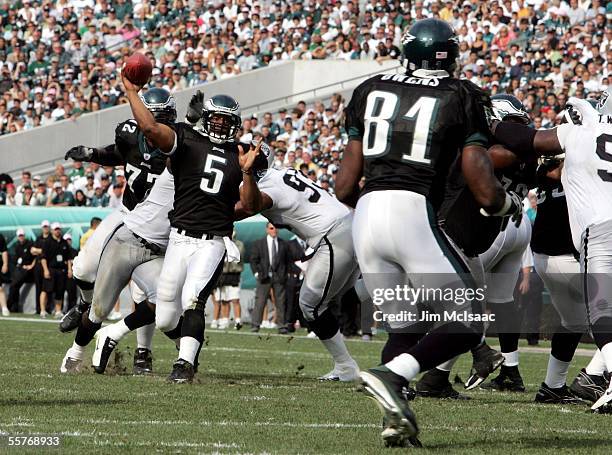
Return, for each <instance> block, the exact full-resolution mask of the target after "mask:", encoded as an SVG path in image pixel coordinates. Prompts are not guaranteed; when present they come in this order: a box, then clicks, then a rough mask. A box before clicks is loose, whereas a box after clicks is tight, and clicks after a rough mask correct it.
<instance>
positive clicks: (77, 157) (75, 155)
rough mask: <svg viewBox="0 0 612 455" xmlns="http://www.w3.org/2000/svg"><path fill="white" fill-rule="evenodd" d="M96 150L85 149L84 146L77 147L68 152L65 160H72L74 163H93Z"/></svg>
mask: <svg viewBox="0 0 612 455" xmlns="http://www.w3.org/2000/svg"><path fill="white" fill-rule="evenodd" d="M93 152H94V149H93V148H91V147H85V146H84V145H77V146H76V147H72V148H71V149H70V150H68V151H67V152H66V155H65V156H64V159H65V160H68V159H72V160H74V161H91V157H92V156H93Z"/></svg>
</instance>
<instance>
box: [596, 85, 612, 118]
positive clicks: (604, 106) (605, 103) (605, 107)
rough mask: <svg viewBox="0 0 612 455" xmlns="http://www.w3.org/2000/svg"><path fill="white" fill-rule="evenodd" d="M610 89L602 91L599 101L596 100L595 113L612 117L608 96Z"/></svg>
mask: <svg viewBox="0 0 612 455" xmlns="http://www.w3.org/2000/svg"><path fill="white" fill-rule="evenodd" d="M609 90H610V89H607V90H604V91H603V92H602V93H601V95H600V96H599V99H598V100H597V106H596V108H595V109H597V112H599V113H600V114H601V115H612V97H611V96H610V91H609Z"/></svg>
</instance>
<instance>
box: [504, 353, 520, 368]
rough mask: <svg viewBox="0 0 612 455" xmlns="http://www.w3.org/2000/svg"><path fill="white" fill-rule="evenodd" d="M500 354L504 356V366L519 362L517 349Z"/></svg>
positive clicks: (513, 365)
mask: <svg viewBox="0 0 612 455" xmlns="http://www.w3.org/2000/svg"><path fill="white" fill-rule="evenodd" d="M502 355H503V356H504V359H506V361H505V362H504V366H505V367H516V366H518V364H519V352H518V351H512V352H502Z"/></svg>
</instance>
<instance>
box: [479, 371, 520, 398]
mask: <svg viewBox="0 0 612 455" xmlns="http://www.w3.org/2000/svg"><path fill="white" fill-rule="evenodd" d="M480 388H481V389H487V390H498V391H500V392H524V391H525V384H523V378H522V377H521V373H519V370H518V367H516V366H515V367H507V366H504V365H502V367H501V371H500V372H499V375H498V376H497V377H496V378H495V379H492V380H491V381H489V382H488V383H486V384H484V385H481V386H480Z"/></svg>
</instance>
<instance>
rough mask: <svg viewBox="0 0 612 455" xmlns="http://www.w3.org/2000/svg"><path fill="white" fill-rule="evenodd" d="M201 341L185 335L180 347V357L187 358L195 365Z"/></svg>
mask: <svg viewBox="0 0 612 455" xmlns="http://www.w3.org/2000/svg"><path fill="white" fill-rule="evenodd" d="M200 344H202V343H200V342H199V341H198V340H196V339H195V338H193V337H188V336H184V337H182V338H181V347H180V348H179V359H183V360H186V361H187V362H189V363H191V364H192V365H194V363H195V357H196V354H197V353H198V349H199V348H200Z"/></svg>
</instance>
